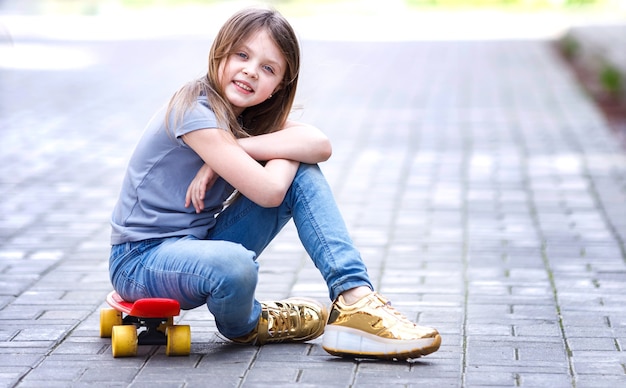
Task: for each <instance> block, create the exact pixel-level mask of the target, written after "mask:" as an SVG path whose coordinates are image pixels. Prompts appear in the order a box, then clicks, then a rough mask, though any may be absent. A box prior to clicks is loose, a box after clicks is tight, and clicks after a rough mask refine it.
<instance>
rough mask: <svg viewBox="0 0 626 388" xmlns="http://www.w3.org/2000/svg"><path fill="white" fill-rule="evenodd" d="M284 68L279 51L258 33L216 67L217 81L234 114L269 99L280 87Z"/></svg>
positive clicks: (263, 34)
mask: <svg viewBox="0 0 626 388" xmlns="http://www.w3.org/2000/svg"><path fill="white" fill-rule="evenodd" d="M285 68H286V61H285V59H284V57H283V54H282V52H281V51H280V49H279V48H278V46H277V45H276V43H274V41H273V40H272V38H271V37H270V35H269V34H268V32H267V31H265V30H261V31H259V32H258V33H257V34H255V35H253V36H251V37H250V38H249V39H248V40H246V41H245V42H244V43H243V44H241V45H240V46H238V47H234V53H233V54H230V55H229V56H228V58H227V59H226V60H225V61H224V62H223V63H222V64H221V65H220V74H219V75H220V77H219V82H220V85H221V87H222V89H223V90H224V94H225V95H226V98H227V100H228V102H230V104H231V105H232V106H233V110H234V111H235V114H237V115H239V114H241V113H242V112H243V111H244V110H245V109H246V108H249V107H251V106H255V105H258V104H260V103H262V102H263V101H265V100H267V99H268V98H271V96H272V94H273V93H275V92H276V91H277V90H278V89H279V88H280V86H281V82H282V80H283V77H284V74H285Z"/></svg>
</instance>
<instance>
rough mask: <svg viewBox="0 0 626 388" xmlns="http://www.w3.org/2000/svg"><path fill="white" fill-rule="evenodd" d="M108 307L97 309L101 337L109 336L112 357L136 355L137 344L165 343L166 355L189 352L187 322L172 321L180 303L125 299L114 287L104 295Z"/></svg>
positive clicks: (153, 299)
mask: <svg viewBox="0 0 626 388" xmlns="http://www.w3.org/2000/svg"><path fill="white" fill-rule="evenodd" d="M106 302H107V303H108V304H109V306H111V307H112V308H110V309H102V310H100V337H101V338H111V351H112V352H113V357H116V358H117V357H131V356H135V355H137V347H138V345H165V354H166V355H168V356H188V355H189V352H190V349H191V330H190V327H189V325H174V317H175V316H177V315H179V314H180V304H179V303H178V301H176V300H174V299H166V298H146V299H139V300H137V301H135V302H127V301H125V300H124V299H122V297H121V296H120V295H119V294H118V293H117V292H115V291H112V292H110V293H109V294H108V295H107V297H106Z"/></svg>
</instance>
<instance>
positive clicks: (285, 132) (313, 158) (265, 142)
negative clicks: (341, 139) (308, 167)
mask: <svg viewBox="0 0 626 388" xmlns="http://www.w3.org/2000/svg"><path fill="white" fill-rule="evenodd" d="M237 142H238V143H239V145H240V146H241V147H242V148H243V149H244V150H245V151H246V152H247V153H248V155H250V156H251V157H252V158H253V159H255V160H259V161H266V160H272V159H289V160H295V161H298V162H302V163H307V164H315V163H320V162H324V161H326V160H328V158H330V155H331V153H332V147H331V145H330V140H328V137H326V135H324V133H322V131H320V130H319V129H317V128H315V127H313V126H311V125H307V124H302V123H297V122H295V121H288V122H287V124H286V125H285V127H284V128H283V129H281V130H280V131H277V132H272V133H268V134H266V135H259V136H253V137H247V138H243V139H238V140H237Z"/></svg>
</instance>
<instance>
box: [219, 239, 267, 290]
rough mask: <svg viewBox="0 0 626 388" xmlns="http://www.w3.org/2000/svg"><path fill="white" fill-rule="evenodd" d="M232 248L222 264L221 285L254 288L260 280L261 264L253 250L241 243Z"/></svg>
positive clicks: (234, 287)
mask: <svg viewBox="0 0 626 388" xmlns="http://www.w3.org/2000/svg"><path fill="white" fill-rule="evenodd" d="M233 245H234V246H235V247H233V249H231V250H230V254H229V255H227V256H226V257H224V261H223V265H221V266H220V269H219V271H220V272H221V276H220V277H221V281H220V283H221V287H223V288H227V289H235V290H237V289H239V290H248V289H251V290H254V289H255V288H256V284H257V281H258V275H259V265H258V263H257V262H256V260H255V258H256V255H255V253H254V252H253V251H250V250H248V249H246V248H245V247H243V246H241V245H239V244H233Z"/></svg>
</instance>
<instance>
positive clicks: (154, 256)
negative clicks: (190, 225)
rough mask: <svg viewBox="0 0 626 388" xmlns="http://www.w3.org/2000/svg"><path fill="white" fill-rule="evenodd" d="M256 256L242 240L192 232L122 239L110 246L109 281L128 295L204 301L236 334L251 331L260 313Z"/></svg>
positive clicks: (190, 304)
mask: <svg viewBox="0 0 626 388" xmlns="http://www.w3.org/2000/svg"><path fill="white" fill-rule="evenodd" d="M255 259H256V255H255V253H254V252H252V251H250V250H248V249H245V248H244V247H243V246H241V245H240V244H237V243H233V242H229V241H207V240H198V239H197V238H195V237H192V236H187V237H182V238H180V237H172V238H165V239H152V240H146V241H139V242H134V243H126V244H119V245H115V246H113V247H112V249H111V258H110V272H111V281H112V283H113V287H114V288H115V289H116V290H117V292H118V293H120V295H121V296H122V297H123V298H124V299H127V300H137V299H141V298H148V297H163V298H172V299H176V300H178V301H179V302H180V304H181V307H182V308H183V309H192V308H195V307H198V306H201V305H204V304H206V305H207V307H208V308H209V310H210V311H211V313H212V314H213V315H214V317H215V321H216V325H217V328H218V330H219V331H220V332H221V333H222V334H223V335H225V336H226V337H229V338H236V337H240V336H243V335H245V334H248V333H249V332H251V331H252V330H253V329H254V328H255V327H256V325H257V322H258V319H259V315H260V313H261V306H260V304H259V303H258V302H256V301H255V300H254V292H255V288H256V284H257V279H258V264H257V262H256V261H255Z"/></svg>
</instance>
